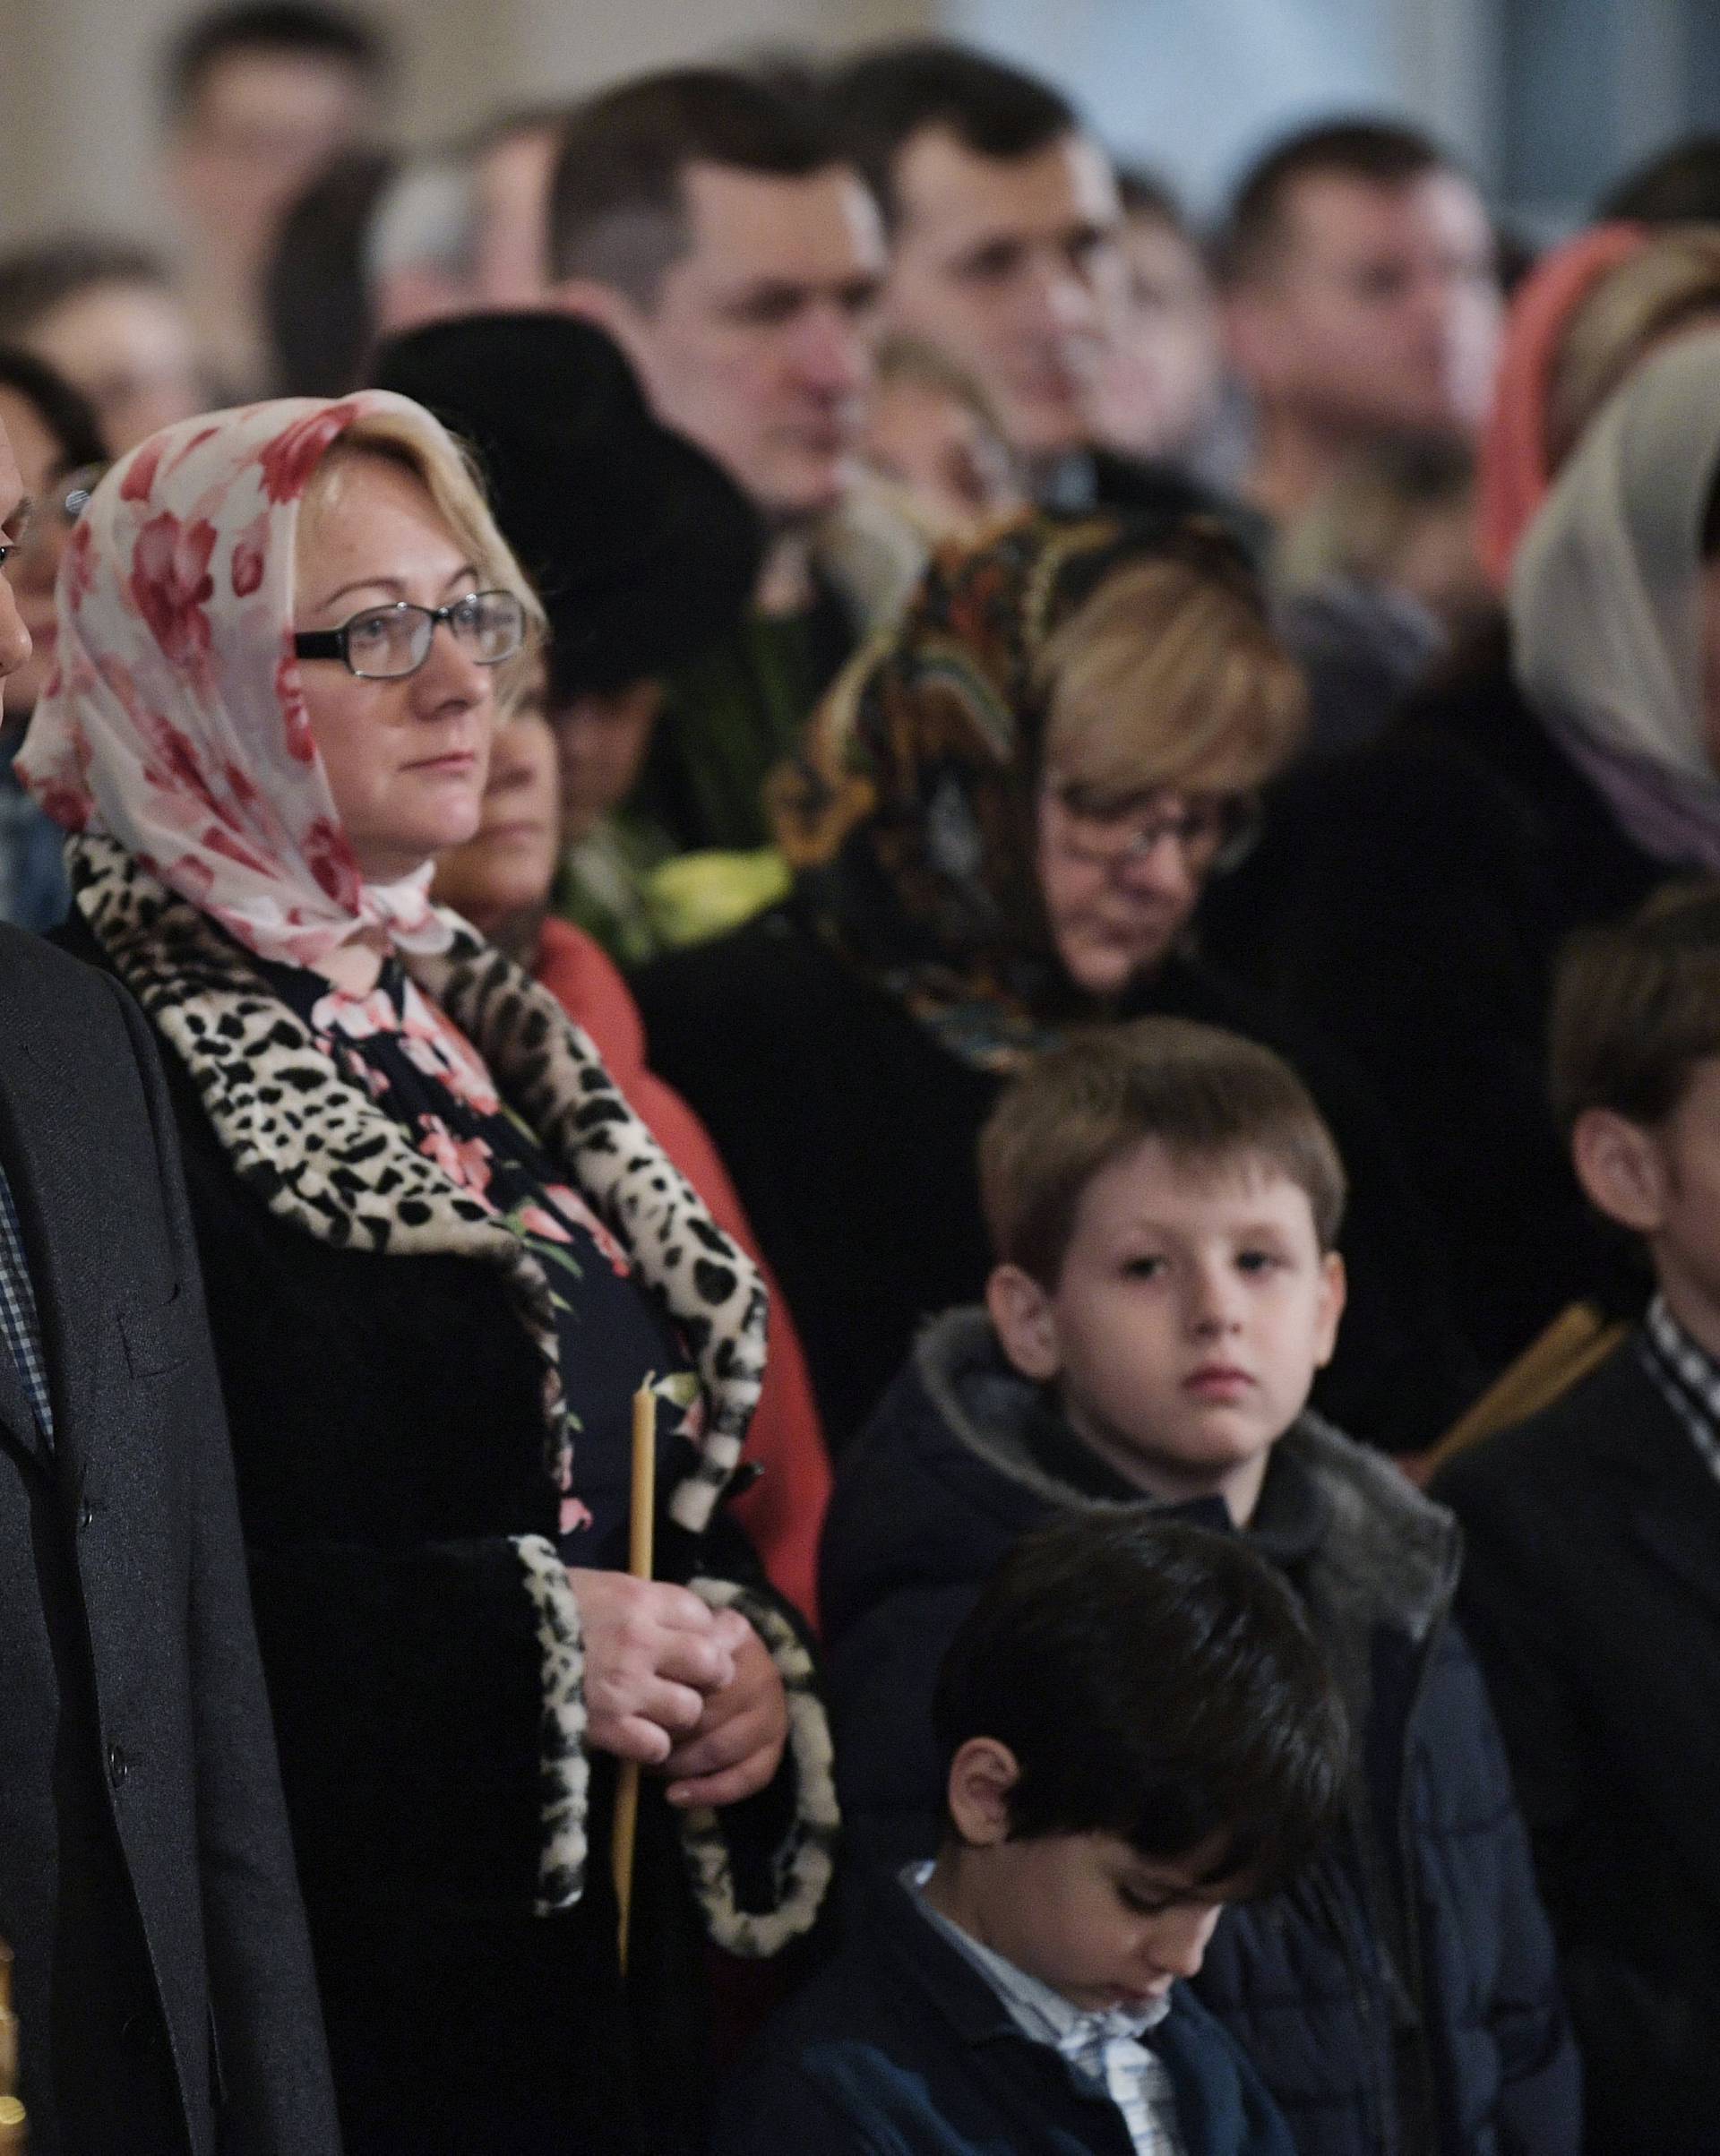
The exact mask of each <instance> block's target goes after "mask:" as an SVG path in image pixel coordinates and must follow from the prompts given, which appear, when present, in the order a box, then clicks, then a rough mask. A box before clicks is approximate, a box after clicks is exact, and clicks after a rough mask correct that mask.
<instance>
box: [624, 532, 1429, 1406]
mask: <svg viewBox="0 0 1720 2156" xmlns="http://www.w3.org/2000/svg"><path fill="white" fill-rule="evenodd" d="M1302 722H1303V687H1302V683H1301V680H1300V677H1299V675H1298V674H1297V672H1296V669H1295V667H1294V664H1293V663H1292V662H1291V660H1290V659H1289V658H1288V657H1287V656H1286V654H1285V652H1284V651H1283V650H1282V649H1281V648H1280V647H1279V646H1278V645H1277V642H1276V641H1275V640H1274V639H1273V637H1272V635H1271V633H1270V631H1269V629H1268V626H1267V623H1266V619H1265V615H1264V613H1263V610H1262V605H1261V600H1260V594H1259V591H1258V589H1257V588H1256V586H1255V583H1254V580H1253V578H1252V576H1251V571H1249V569H1248V567H1247V565H1246V563H1244V561H1243V558H1242V556H1241V554H1239V553H1238V552H1237V550H1236V549H1235V547H1234V545H1233V544H1232V543H1231V542H1230V541H1229V540H1228V539H1227V538H1226V537H1224V536H1223V535H1222V534H1220V533H1219V532H1218V531H1217V529H1216V528H1205V527H1196V526H1190V525H1171V524H1163V523H1152V524H1146V525H1141V526H1134V525H1130V524H1126V523H1123V522H1121V521H1119V520H1116V519H1115V518H1113V517H1106V516H1100V517H1094V518H1088V519H1086V520H1078V521H1073V522H1070V521H1061V520H1054V519H1049V518H1046V517H1044V516H1038V515H1030V516H1028V517H1025V518H1019V519H1017V520H1012V521H1011V522H1009V523H1007V524H1005V525H1003V526H1002V527H1000V528H993V531H992V532H991V533H990V534H989V535H988V536H987V537H985V539H983V540H982V541H979V542H977V543H976V544H975V545H972V546H971V547H968V548H962V547H959V546H958V547H951V548H949V549H947V550H945V551H944V552H942V554H939V555H938V556H937V557H935V558H934V560H933V563H932V566H931V567H930V569H929V570H928V571H927V572H926V574H925V578H924V580H922V582H921V583H920V585H919V587H918V588H917V590H916V595H915V597H914V598H913V599H912V601H911V602H910V604H909V606H908V608H907V613H906V614H905V616H904V618H903V620H902V622H901V623H900V625H899V628H898V629H897V630H896V631H893V632H890V633H889V634H888V635H886V636H885V637H884V638H883V639H882V640H879V641H877V642H876V643H874V645H873V647H872V648H871V649H869V650H867V651H865V652H863V653H862V654H861V655H860V656H859V657H857V658H856V660H855V662H854V663H853V665H852V666H851V667H850V669H849V670H848V672H847V674H846V675H845V676H844V677H843V678H842V679H841V680H840V681H839V683H838V684H837V685H836V687H835V688H834V689H833V690H832V691H831V692H830V696H829V698H828V699H827V700H826V702H825V704H824V706H823V707H822V709H821V711H820V713H819V715H818V716H817V717H816V718H815V720H814V721H813V726H812V729H811V733H810V735H809V738H808V743H807V747H806V750H805V752H804V756H803V757H802V758H801V760H799V762H798V763H797V764H796V766H795V767H794V768H792V769H790V770H788V771H787V772H786V773H784V774H782V775H781V776H780V777H779V779H778V784H777V786H776V789H775V796H774V798H775V806H776V811H777V817H778V839H779V842H780V843H781V845H782V846H783V847H784V850H785V852H786V853H787V855H788V857H789V859H790V861H791V863H793V864H794V865H795V868H796V890H795V895H794V897H793V898H792V900H791V901H790V902H789V903H788V904H787V906H781V907H778V909H776V910H775V911H774V912H772V913H770V914H768V915H764V916H763V917H762V918H761V920H760V921H758V922H757V923H753V924H751V925H749V926H748V927H746V928H744V929H743V930H741V931H739V932H737V933H736V934H735V935H732V936H729V937H727V938H724V939H723V940H721V941H718V942H716V943H713V944H710V945H708V946H705V947H703V948H702V949H694V950H691V951H688V952H685V953H681V954H676V955H675V956H674V957H671V958H664V959H662V960H659V961H658V964H657V965H655V966H652V967H650V968H649V969H648V970H647V971H646V972H645V973H644V974H642V975H641V976H640V977H639V980H638V982H637V984H636V985H637V989H638V995H639V1001H640V1005H641V1009H642V1010H643V1012H644V1015H645V1020H646V1028H647V1032H648V1035H649V1039H650V1043H651V1051H652V1060H653V1062H654V1064H655V1066H656V1068H657V1069H658V1071H659V1073H660V1074H661V1075H662V1076H663V1077H664V1078H667V1080H668V1082H669V1083H670V1084H672V1085H673V1086H675V1088H676V1089H677V1090H678V1091H680V1092H681V1093H683V1094H684V1095H685V1096H686V1097H687V1098H688V1100H689V1101H690V1102H691V1103H692V1106H693V1108H694V1109H695V1111H696V1112H697V1113H698V1114H699V1115H700V1116H701V1119H702V1120H703V1121H704V1122H705V1123H706V1125H707V1126H708V1128H709V1129H710V1131H711V1133H712V1135H713V1137H714V1138H716V1140H717V1144H718V1149H719V1150H720V1152H721V1153H722V1155H723V1158H724V1160H725V1161H726V1162H727V1165H728V1167H729V1170H730V1172H731V1173H732V1174H733V1176H734V1178H735V1182H736V1184H737V1186H738V1187H739V1190H740V1192H741V1196H742V1198H743V1201H744V1204H745V1206H746V1208H747V1212H748V1214H749V1216H750V1217H751V1219H752V1221H753V1225H754V1227H755V1229H756V1231H757V1233H758V1235H759V1239H760V1242H761V1246H762V1248H763V1250H764V1253H765V1256H766V1257H767V1258H768V1259H769V1260H770V1265H771V1267H772V1269H773V1270H774V1272H775V1274H776V1276H778V1278H779V1279H780V1280H781V1282H782V1284H783V1290H784V1293H785V1294H786V1295H787V1299H788V1301H789V1302H790V1304H791V1306H792V1307H793V1309H794V1310H795V1313H796V1318H797V1319H799V1321H800V1325H801V1328H802V1333H803V1336H804V1340H805V1344H806V1348H807V1353H808V1356H809V1359H810V1361H811V1362H812V1366H813V1382H814V1385H815V1387H816V1388H817V1390H818V1392H819V1396H820V1405H821V1409H822V1410H823V1413H824V1418H825V1427H826V1430H827V1431H829V1432H830V1435H831V1437H832V1439H833V1440H834V1442H835V1443H836V1444H837V1445H838V1446H841V1445H842V1444H843V1443H845V1442H846V1441H847V1439H849V1438H851V1437H852V1436H853V1435H854V1434H855V1432H856V1430H857V1429H858V1427H859V1425H860V1423H861V1422H863V1421H864V1418H865V1417H866V1415H867V1414H868V1413H869V1412H870V1410H871V1408H872V1406H873V1403H874V1401H875V1400H876V1398H877V1397H878V1396H879V1394H880V1393H881V1392H882V1388H883V1387H884V1385H885V1384H886V1383H887V1382H888V1380H889V1379H890V1377H891V1376H892V1375H893V1373H894V1370H895V1369H896V1367H897V1366H898V1365H899V1362H900V1361H901V1359H902V1357H903V1356H904V1355H905V1354H906V1353H907V1348H908V1345H909V1343H910V1341H911V1340H912V1338H913V1336H914V1334H915V1331H916V1328H917V1327H918V1325H919V1324H920V1322H921V1320H922V1319H924V1318H925V1315H926V1314H927V1313H928V1312H930V1311H933V1310H941V1309H945V1308H948V1307H950V1306H951V1305H953V1304H957V1303H960V1302H963V1301H970V1300H975V1299H976V1298H977V1297H978V1294H979V1293H980V1290H981V1287H982V1285H983V1283H984V1281H985V1272H986V1268H987V1265H988V1262H989V1260H988V1253H987V1246H986V1239H985V1230H984V1226H983V1224H982V1222H981V1219H980V1214H979V1205H978V1195H977V1190H976V1177H975V1166H974V1151H975V1145H976V1139H977V1136H978V1132H979V1129H980V1126H981V1124H982V1123H983V1122H984V1121H985V1116H986V1114H987V1112H988V1111H989V1109H990V1106H991V1104H992V1101H993V1097H994V1095H995V1093H996V1090H997V1087H998V1085H999V1082H1000V1080H1001V1079H1002V1078H1003V1077H1005V1076H1006V1075H1007V1074H1008V1073H1009V1072H1010V1071H1011V1070H1012V1069H1015V1068H1016V1067H1017V1066H1018V1065H1019V1063H1020V1062H1021V1061H1023V1060H1024V1059H1025V1058H1027V1057H1028V1056H1030V1055H1031V1054H1032V1053H1033V1052H1035V1051H1036V1049H1038V1048H1041V1047H1043V1046H1045V1045H1047V1044H1051V1043H1052V1042H1054V1041H1056V1040H1058V1039H1059V1038H1061V1037H1062V1035H1064V1034H1065V1033H1066V1032H1067V1031H1068V1030H1069V1029H1070V1028H1071V1027H1072V1026H1080V1025H1090V1024H1093V1023H1096V1022H1104V1021H1105V1020H1107V1019H1109V1018H1121V1017H1134V1016H1138V1015H1140V1014H1143V1013H1145V1012H1148V1011H1162V1012H1166V1013H1170V1014H1174V1015H1181V1016H1184V1017H1189V1018H1201V1019H1206V1020H1208V1021H1209V1022H1211V1023H1215V1024H1220V1025H1227V1026H1232V1027H1233V1028H1234V1029H1236V1030H1239V1031H1242V1032H1245V1033H1252V1034H1254V1035H1257V1036H1258V1037H1261V1038H1265V1039H1267V1040H1269V1042H1270V1043H1271V1044H1273V1045H1275V1046H1277V1047H1280V1048H1283V1049H1285V1050H1286V1052H1289V1053H1290V1054H1291V1055H1292V1056H1293V1058H1294V1060H1295V1061H1297V1062H1298V1063H1299V1065H1300V1066H1301V1068H1302V1069H1303V1074H1304V1076H1305V1077H1306V1078H1308V1080H1309V1082H1310V1083H1311V1085H1312V1087H1314V1090H1315V1091H1316V1093H1317V1095H1319V1096H1320V1103H1321V1105H1322V1107H1323V1108H1324V1109H1325V1111H1326V1112H1327V1114H1328V1116H1329V1119H1330V1120H1331V1121H1332V1122H1333V1124H1334V1127H1335V1129H1336V1130H1337V1134H1338V1136H1339V1138H1340V1141H1341V1142H1342V1144H1343V1146H1344V1148H1345V1152H1346V1159H1347V1162H1348V1164H1349V1167H1350V1170H1351V1177H1352V1182H1353V1185H1354V1187H1355V1192H1356V1200H1355V1209H1354V1211H1353V1214H1352V1216H1351V1222H1350V1227H1349V1231H1348V1233H1347V1236H1346V1251H1347V1255H1348V1257H1349V1259H1350V1263H1351V1268H1352V1275H1353V1279H1354V1287H1355V1293H1354V1295H1353V1299H1352V1304H1351V1308H1352V1312H1353V1318H1352V1319H1351V1320H1350V1321H1349V1322H1348V1323H1347V1324H1346V1334H1345V1339H1344V1342H1343V1344H1342V1345H1341V1346H1340V1348H1339V1351H1338V1359H1337V1362H1336V1363H1335V1364H1334V1366H1333V1370H1332V1371H1331V1372H1330V1373H1329V1381H1328V1389H1327V1392H1326V1398H1327V1400H1328V1403H1329V1405H1330V1407H1331V1409H1332V1412H1333V1413H1337V1414H1340V1415H1341V1418H1342V1419H1343V1420H1344V1422H1346V1426H1347V1427H1351V1428H1354V1429H1357V1430H1362V1431H1363V1432H1365V1433H1366V1434H1368V1435H1369V1436H1371V1437H1372V1438H1374V1439H1377V1440H1378V1441H1380V1442H1382V1443H1388V1444H1392V1445H1409V1444H1413V1443H1415V1442H1418V1441H1424V1440H1425V1439H1427V1438H1429V1437H1431V1436H1432V1433H1433V1432H1434V1430H1437V1429H1438V1428H1439V1427H1440V1426H1441V1417H1443V1416H1444V1415H1445V1414H1446V1413H1448V1411H1450V1410H1452V1409H1454V1408H1455V1407H1456V1406H1457V1405H1458V1404H1460V1403H1461V1398H1462V1395H1463V1390H1464V1387H1465V1384H1466V1379H1467V1372H1466V1370H1462V1369H1461V1368H1460V1367H1458V1366H1457V1365H1456V1364H1454V1361H1453V1360H1452V1358H1451V1356H1450V1355H1449V1353H1448V1352H1447V1347H1446V1340H1445V1328H1444V1325H1443V1320H1442V1319H1441V1313H1440V1305H1439V1298H1438V1294H1437V1291H1436V1289H1435V1288H1434V1287H1433V1286H1432V1284H1431V1283H1430V1282H1429V1281H1428V1280H1427V1278H1426V1277H1425V1276H1424V1274H1423V1270H1422V1267H1421V1265H1420V1257H1421V1250H1420V1242H1419V1239H1418V1235H1417V1232H1416V1227H1415V1221H1414V1218H1413V1217H1412V1216H1411V1215H1410V1209H1409V1208H1408V1207H1400V1205H1399V1204H1398V1191H1399V1181H1400V1179H1399V1178H1398V1175H1397V1172H1396V1169H1395V1164H1393V1163H1392V1161H1391V1160H1390V1158H1389V1155H1387V1154H1386V1153H1385V1152H1384V1151H1382V1147H1381V1144H1380V1140H1379V1138H1378V1135H1377V1119H1376V1118H1375V1117H1374V1114H1373V1111H1372V1104H1371V1102H1370V1101H1369V1100H1368V1099H1367V1098H1366V1096H1365V1095H1363V1094H1362V1093H1361V1092H1360V1091H1359V1090H1358V1088H1357V1087H1356V1086H1355V1084H1354V1082H1353V1081H1352V1080H1351V1079H1350V1078H1349V1077H1348V1074H1347V1073H1346V1071H1345V1070H1343V1069H1337V1068H1334V1067H1333V1066H1332V1065H1331V1064H1330V1062H1329V1060H1328V1059H1326V1058H1324V1057H1322V1056H1321V1055H1320V1052H1318V1051H1317V1050H1308V1049H1305V1048H1304V1046H1303V1044H1300V1043H1299V1042H1297V1041H1295V1040H1294V1039H1293V1038H1290V1039H1287V1038H1286V1033H1285V1029H1283V1028H1278V1027H1272V1028H1268V1027H1267V1026H1265V1025H1264V1024H1263V1023H1262V1021H1261V1020H1260V1016H1259V1014H1258V1013H1256V1012H1255V1010H1254V1009H1253V1008H1252V1007H1251V1004H1250V1002H1249V1001H1248V1000H1247V999H1246V998H1245V997H1244V996H1243V994H1242V992H1240V991H1238V990H1235V989H1234V988H1233V987H1232V986H1231V985H1230V984H1228V983H1227V982H1226V981H1225V980H1224V979H1222V978H1221V977H1219V976H1218V975H1216V974H1215V973H1214V972H1213V971H1212V970H1211V969H1210V968H1209V967H1208V966H1206V965H1205V964H1204V963H1203V962H1202V960H1201V958H1200V955H1199V952H1198V949H1197V948H1196V944H1195V936H1194V932H1195V927H1196V923H1197V908H1198V906H1199V904H1200V897H1201V893H1202V891H1203V889H1205V888H1206V886H1207V884H1208V881H1209V880H1210V879H1211V878H1213V877H1214V876H1216V875H1217V874H1219V873H1221V872H1223V871H1224V870H1225V869H1226V867H1227V866H1229V865H1231V864H1233V863H1234V862H1235V861H1236V860H1237V859H1238V858H1240V856H1241V855H1242V854H1243V852H1244V851H1245V850H1246V845H1247V840H1248V836H1249V832H1250V829H1251V823H1252V817H1253V804H1254V801H1255V797H1256V795H1257V794H1258V792H1259V789H1260V786H1262V785H1263V784H1264V783H1265V782H1266V781H1267V780H1268V779H1269V777H1271V776H1272V775H1273V773H1274V772H1275V771H1277V769H1279V767H1280V766H1281V765H1282V764H1283V762H1284V761H1285V760H1286V759H1287V758H1288V756H1289V755H1290V754H1291V753H1292V752H1293V750H1294V746H1295V743H1296V742H1297V739H1298V736H1299V734H1300V730H1301V726H1302Z"/></svg>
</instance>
